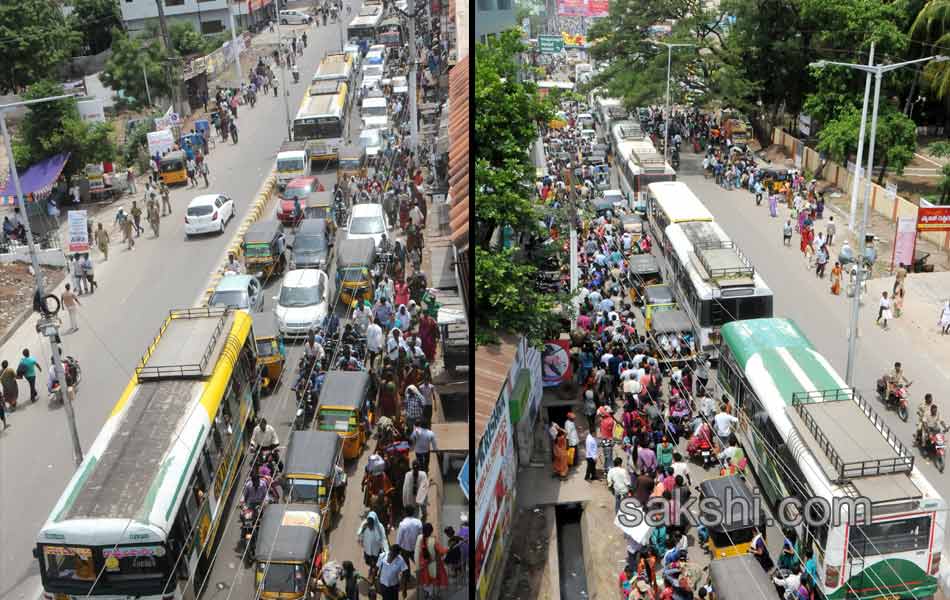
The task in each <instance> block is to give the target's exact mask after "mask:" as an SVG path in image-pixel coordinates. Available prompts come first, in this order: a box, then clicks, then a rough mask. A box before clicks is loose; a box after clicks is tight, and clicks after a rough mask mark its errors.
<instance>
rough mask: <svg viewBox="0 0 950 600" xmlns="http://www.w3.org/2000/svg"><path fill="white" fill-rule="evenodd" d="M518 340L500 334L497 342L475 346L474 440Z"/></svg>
mask: <svg viewBox="0 0 950 600" xmlns="http://www.w3.org/2000/svg"><path fill="white" fill-rule="evenodd" d="M519 342H520V340H519V338H518V337H516V336H514V335H504V336H501V343H500V344H496V345H493V346H479V347H478V348H477V349H476V350H475V440H476V443H477V440H479V439H481V437H482V434H483V433H485V426H486V425H487V424H488V419H489V418H490V417H491V413H492V411H493V410H494V409H495V404H496V403H497V402H498V396H499V395H500V394H501V390H502V386H504V385H505V380H506V379H507V378H508V371H510V370H511V363H512V362H514V360H515V357H516V356H517V354H518V344H519Z"/></svg>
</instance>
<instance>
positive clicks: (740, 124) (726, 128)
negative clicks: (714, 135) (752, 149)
mask: <svg viewBox="0 0 950 600" xmlns="http://www.w3.org/2000/svg"><path fill="white" fill-rule="evenodd" d="M720 123H721V127H722V135H723V136H725V137H726V138H729V139H731V140H732V144H733V145H734V146H738V147H739V148H742V149H745V148H747V147H748V146H749V144H750V143H751V142H752V136H751V134H750V129H751V127H749V125H748V123H747V122H746V120H745V118H744V117H743V116H742V115H740V114H739V113H738V112H736V111H727V110H724V111H722V113H721V116H720Z"/></svg>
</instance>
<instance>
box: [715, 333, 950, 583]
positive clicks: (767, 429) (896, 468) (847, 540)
mask: <svg viewBox="0 0 950 600" xmlns="http://www.w3.org/2000/svg"><path fill="white" fill-rule="evenodd" d="M721 336H722V340H721V342H720V352H719V370H718V379H719V383H720V385H721V387H722V389H723V395H724V396H725V397H727V398H729V399H730V400H731V401H732V402H733V405H734V406H736V407H737V408H738V411H737V413H738V415H737V416H738V417H739V419H740V423H739V427H738V428H737V431H736V434H737V437H738V438H739V441H740V443H741V444H742V446H743V448H744V449H745V454H746V456H747V457H748V459H749V461H750V464H751V467H752V469H753V471H754V472H755V475H756V479H757V480H758V483H759V486H760V490H761V492H762V493H763V496H764V497H765V498H766V499H767V501H768V502H770V503H771V504H772V506H773V508H775V509H776V510H780V511H783V513H784V515H785V516H793V515H795V514H796V511H797V510H799V509H800V512H799V513H798V514H799V516H806V515H810V516H811V517H813V518H817V520H819V521H821V519H820V517H821V516H822V514H821V513H822V512H823V511H826V510H829V509H828V508H822V506H821V504H822V500H823V501H824V502H827V506H829V507H831V508H830V512H831V513H833V514H834V513H836V512H841V513H845V514H848V513H851V512H852V511H853V513H854V516H855V517H856V520H852V519H848V518H844V519H843V522H841V523H840V524H835V523H834V522H833V521H828V520H826V521H825V522H824V524H816V523H814V522H813V523H810V524H799V525H798V526H797V527H796V530H797V532H798V534H799V538H798V539H799V556H802V552H804V550H805V549H806V548H810V549H812V550H813V551H814V553H815V557H816V559H817V566H818V575H819V581H818V582H817V583H818V588H819V589H820V590H821V592H822V594H823V595H824V597H826V598H829V599H833V600H838V599H840V600H845V599H860V600H870V599H881V598H887V599H889V600H896V599H898V598H916V599H924V598H931V597H932V596H933V595H934V593H935V592H936V589H937V577H936V576H937V574H938V572H939V569H940V559H941V549H942V548H943V543H944V528H945V527H946V519H947V513H946V511H947V506H946V502H945V501H944V499H943V498H942V497H941V496H940V494H938V493H937V491H936V490H935V489H934V487H933V486H932V485H931V484H930V483H929V482H928V481H927V480H926V479H925V478H924V476H923V474H921V473H920V471H919V470H918V469H917V468H916V467H915V466H914V457H913V455H912V454H911V451H910V449H908V448H907V447H905V446H904V445H903V444H902V443H901V442H900V441H899V440H898V439H897V436H896V435H895V434H894V432H893V431H891V430H890V429H889V428H888V427H887V425H886V424H885V423H884V421H883V419H882V418H881V417H880V416H879V415H878V414H877V413H875V412H874V410H873V409H872V408H871V407H870V406H869V405H868V403H867V402H866V401H865V400H863V399H862V398H861V397H860V395H859V394H858V393H857V392H856V391H855V390H854V389H852V388H849V387H848V386H847V385H846V383H845V381H844V379H843V378H842V377H841V376H840V375H839V374H838V373H837V372H836V371H835V370H834V368H833V367H832V366H831V364H830V363H829V362H828V361H827V360H826V359H825V358H824V357H823V356H822V355H821V354H819V353H818V352H817V351H816V350H815V349H814V347H813V346H812V344H811V343H810V342H809V341H808V339H807V338H806V337H805V335H804V334H803V333H802V332H801V330H800V329H799V328H798V327H797V326H796V325H795V323H794V322H792V321H790V320H788V319H778V318H769V319H751V320H744V321H734V322H731V323H726V324H725V325H723V326H722V329H721ZM796 500H797V503H798V504H797V506H798V508H796V507H791V508H789V504H790V503H795V502H796ZM806 501H809V502H808V503H807V504H806ZM836 504H837V507H836ZM842 505H844V508H842ZM868 513H869V514H868Z"/></svg>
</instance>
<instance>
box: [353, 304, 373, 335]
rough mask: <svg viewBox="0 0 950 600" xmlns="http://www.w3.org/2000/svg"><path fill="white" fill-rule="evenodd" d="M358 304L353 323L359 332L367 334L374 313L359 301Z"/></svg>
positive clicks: (354, 310)
mask: <svg viewBox="0 0 950 600" xmlns="http://www.w3.org/2000/svg"><path fill="white" fill-rule="evenodd" d="M356 302H357V305H356V308H354V309H353V323H354V324H355V325H356V329H357V331H359V332H360V333H365V332H366V328H367V327H369V321H370V319H371V318H372V312H371V311H370V310H369V309H368V308H366V307H365V306H364V305H363V303H362V302H360V301H359V300H357V301H356Z"/></svg>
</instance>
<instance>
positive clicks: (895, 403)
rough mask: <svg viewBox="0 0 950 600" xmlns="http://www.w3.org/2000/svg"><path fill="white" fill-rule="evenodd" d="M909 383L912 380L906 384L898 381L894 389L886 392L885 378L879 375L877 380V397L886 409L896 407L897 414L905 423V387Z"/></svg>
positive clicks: (907, 386) (908, 385)
mask: <svg viewBox="0 0 950 600" xmlns="http://www.w3.org/2000/svg"><path fill="white" fill-rule="evenodd" d="M911 384H913V382H910V383H908V384H906V385H905V384H902V383H899V384H897V385H896V386H895V388H894V391H893V392H892V393H890V394H888V393H887V378H886V377H881V378H880V379H878V380H877V399H878V400H880V401H881V402H882V403H883V404H884V406H885V407H886V408H887V409H888V410H890V409H893V408H896V409H897V416H898V417H900V419H901V421H903V422H905V423H906V422H907V415H908V413H907V388H909V387H910V386H911ZM885 396H886V397H885Z"/></svg>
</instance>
